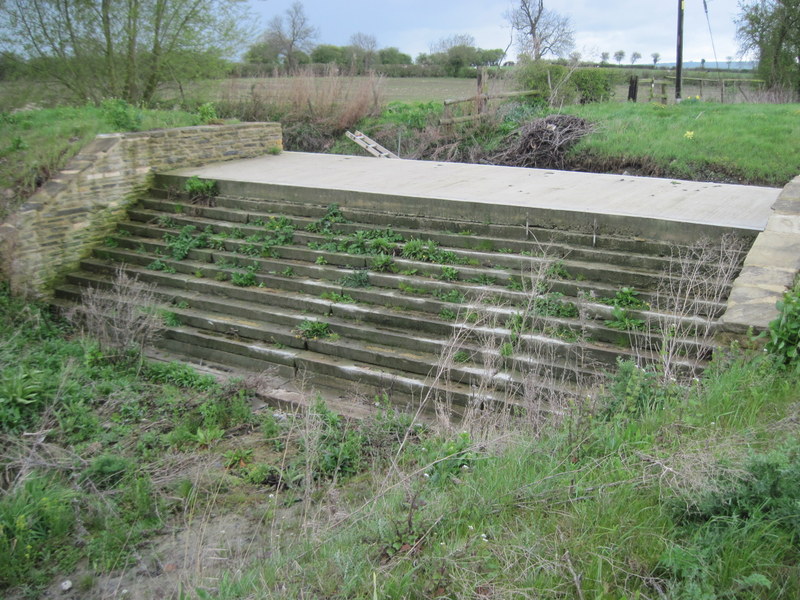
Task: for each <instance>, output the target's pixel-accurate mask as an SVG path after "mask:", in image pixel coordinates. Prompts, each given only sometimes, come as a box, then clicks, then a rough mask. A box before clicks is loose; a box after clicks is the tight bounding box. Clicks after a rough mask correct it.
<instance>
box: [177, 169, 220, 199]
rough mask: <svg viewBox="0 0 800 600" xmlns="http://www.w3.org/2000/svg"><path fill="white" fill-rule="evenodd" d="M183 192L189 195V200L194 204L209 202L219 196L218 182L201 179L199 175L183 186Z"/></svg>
mask: <svg viewBox="0 0 800 600" xmlns="http://www.w3.org/2000/svg"><path fill="white" fill-rule="evenodd" d="M183 191H184V192H186V193H187V194H188V195H189V199H190V200H191V201H192V202H194V203H201V202H207V203H210V201H211V199H212V198H214V197H215V196H216V195H217V194H218V190H217V182H216V181H214V180H211V179H200V178H199V177H198V176H197V175H192V176H191V177H189V179H187V180H186V183H184V184H183Z"/></svg>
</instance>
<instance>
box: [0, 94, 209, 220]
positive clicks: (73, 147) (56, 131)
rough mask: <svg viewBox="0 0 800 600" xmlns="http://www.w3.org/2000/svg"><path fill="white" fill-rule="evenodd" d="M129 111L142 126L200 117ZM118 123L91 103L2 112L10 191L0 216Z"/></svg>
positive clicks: (1, 201)
mask: <svg viewBox="0 0 800 600" xmlns="http://www.w3.org/2000/svg"><path fill="white" fill-rule="evenodd" d="M126 110H127V109H126ZM129 112H130V115H129V116H130V117H131V119H132V120H133V122H135V123H136V124H137V128H138V129H140V130H148V129H158V128H165V127H183V126H187V125H196V124H197V123H198V122H199V121H198V120H197V119H198V117H197V116H196V115H193V114H191V113H188V112H184V111H179V110H146V109H133V108H130V107H129ZM126 114H127V113H126ZM115 121H116V122H115ZM118 125H119V114H118V113H112V112H111V111H109V110H108V109H106V110H104V109H103V108H100V107H94V106H81V107H61V108H47V109H42V110H29V111H23V112H18V113H15V114H10V113H6V112H0V126H2V129H3V140H4V141H3V142H1V143H2V144H3V147H0V188H1V189H5V190H11V195H9V196H8V197H3V198H0V220H4V219H5V218H6V217H7V216H8V215H9V214H10V213H11V212H12V211H13V210H15V209H16V208H17V207H18V206H19V205H20V204H21V203H22V202H23V201H24V200H25V199H26V198H27V197H28V196H30V195H31V194H32V193H33V192H34V191H35V190H36V188H37V187H38V186H39V185H41V183H42V182H44V181H46V180H47V179H49V178H50V176H51V175H52V174H53V173H55V172H57V171H58V170H59V169H61V168H62V167H63V166H64V165H66V163H67V162H68V161H69V159H70V158H72V157H73V156H75V154H77V153H78V152H79V151H80V150H81V148H82V147H83V146H85V145H86V144H88V143H89V142H90V141H91V140H92V139H93V138H94V136H96V135H97V134H99V133H112V132H115V131H123V130H125V128H122V129H121V128H120V127H118Z"/></svg>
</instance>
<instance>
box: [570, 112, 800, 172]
mask: <svg viewBox="0 0 800 600" xmlns="http://www.w3.org/2000/svg"><path fill="white" fill-rule="evenodd" d="M565 112H569V113H572V114H576V115H579V116H581V117H584V118H586V119H589V120H590V121H592V122H594V123H596V124H597V131H596V132H595V133H594V134H592V135H590V136H589V137H587V138H584V140H582V141H581V142H580V143H579V144H578V145H577V146H576V147H575V149H574V151H573V155H572V158H571V161H572V162H573V164H576V165H584V166H586V167H589V168H590V169H597V170H600V171H602V170H603V169H610V170H615V169H625V168H628V169H630V170H631V171H632V172H633V173H638V172H640V171H641V172H643V173H644V174H652V175H658V176H664V177H674V178H676V179H697V180H714V181H729V182H733V183H747V184H755V185H768V186H783V185H785V184H786V183H787V182H789V181H790V180H791V179H792V178H793V177H795V176H796V175H797V173H800V146H798V144H797V143H796V140H797V139H798V138H800V105H798V104H718V103H713V102H694V101H684V102H683V103H681V104H678V105H669V106H661V105H659V104H642V103H639V104H632V103H628V104H622V103H605V104H586V105H583V106H574V107H566V108H565ZM687 132H691V135H687Z"/></svg>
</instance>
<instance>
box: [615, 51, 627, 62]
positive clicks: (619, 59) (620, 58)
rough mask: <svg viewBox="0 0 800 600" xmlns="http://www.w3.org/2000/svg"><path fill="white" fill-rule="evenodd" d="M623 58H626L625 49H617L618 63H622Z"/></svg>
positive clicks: (616, 58)
mask: <svg viewBox="0 0 800 600" xmlns="http://www.w3.org/2000/svg"><path fill="white" fill-rule="evenodd" d="M623 58H625V50H617V51H616V52H614V60H615V61H617V64H618V65H621V64H622V59H623Z"/></svg>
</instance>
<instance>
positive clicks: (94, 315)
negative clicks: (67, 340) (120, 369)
mask: <svg viewBox="0 0 800 600" xmlns="http://www.w3.org/2000/svg"><path fill="white" fill-rule="evenodd" d="M67 318H68V319H69V320H70V321H72V322H73V323H75V324H76V325H77V326H78V327H79V328H80V329H81V330H82V331H83V332H84V334H85V335H86V336H87V337H89V338H91V339H94V340H96V341H97V343H98V344H99V346H100V349H101V351H102V352H103V353H104V354H106V356H107V357H108V358H116V359H121V358H124V357H125V356H127V355H128V354H129V353H131V352H135V353H137V354H138V355H140V356H141V354H142V352H143V351H144V348H145V346H147V345H148V344H150V343H152V342H153V341H154V340H155V339H156V337H157V336H158V335H159V333H160V332H161V330H162V329H163V326H164V324H163V320H162V318H161V315H160V314H159V312H158V302H157V299H156V294H155V286H154V285H150V284H146V283H144V282H141V281H139V279H138V277H135V276H134V277H131V276H129V275H128V274H127V273H126V272H125V267H124V265H123V266H120V267H119V268H118V269H117V271H116V274H115V276H114V280H113V281H112V283H111V286H110V287H108V288H103V287H89V288H87V289H85V290H84V292H83V296H82V300H81V303H80V304H78V305H76V306H75V307H74V308H73V309H71V310H70V311H69V312H68V314H67Z"/></svg>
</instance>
